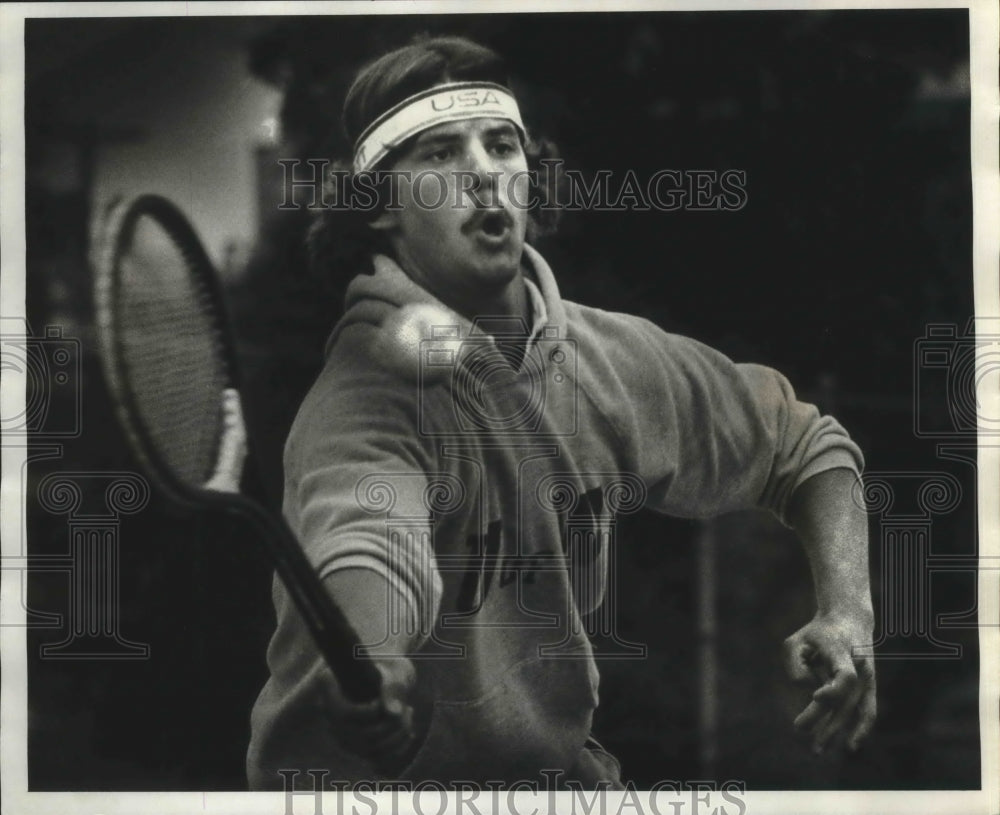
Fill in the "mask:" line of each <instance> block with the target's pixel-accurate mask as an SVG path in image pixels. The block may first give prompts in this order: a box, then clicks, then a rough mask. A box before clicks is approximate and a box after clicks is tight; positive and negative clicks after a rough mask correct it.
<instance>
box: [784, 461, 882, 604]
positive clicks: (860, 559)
mask: <svg viewBox="0 0 1000 815" xmlns="http://www.w3.org/2000/svg"><path fill="white" fill-rule="evenodd" d="M856 482H857V476H856V475H855V473H854V472H853V471H852V470H848V469H836V470H827V471H826V472H822V473H819V474H817V475H815V476H813V477H812V478H810V479H808V480H807V481H804V482H803V483H802V484H800V485H799V486H798V488H796V490H795V492H794V493H793V495H792V498H791V504H790V506H789V511H788V520H789V522H790V523H791V524H792V526H793V528H794V529H795V531H796V532H797V533H798V535H799V537H800V538H801V539H802V543H803V546H804V547H805V550H806V555H807V556H808V558H809V565H810V567H811V569H812V574H813V581H814V583H815V587H816V603H817V606H818V610H819V613H820V614H823V615H825V614H831V613H850V614H859V613H860V614H864V615H866V616H868V617H870V616H871V615H872V605H871V587H870V585H869V578H868V573H869V568H868V515H867V513H866V511H865V509H864V507H863V506H859V502H857V501H856V500H855V499H854V495H853V490H854V485H855V483H856Z"/></svg>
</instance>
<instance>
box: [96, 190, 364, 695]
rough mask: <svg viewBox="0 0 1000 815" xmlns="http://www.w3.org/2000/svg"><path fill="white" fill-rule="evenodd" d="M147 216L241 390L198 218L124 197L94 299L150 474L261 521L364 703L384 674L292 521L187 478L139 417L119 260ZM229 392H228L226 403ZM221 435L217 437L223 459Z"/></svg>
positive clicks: (321, 640)
mask: <svg viewBox="0 0 1000 815" xmlns="http://www.w3.org/2000/svg"><path fill="white" fill-rule="evenodd" d="M144 216H146V217H150V218H152V219H153V220H154V221H155V222H156V223H157V224H158V225H159V226H161V227H162V228H163V229H164V230H165V231H166V232H167V234H168V235H169V237H170V239H171V241H173V242H174V244H175V246H177V248H178V249H179V250H180V252H181V254H182V255H183V257H184V259H185V262H186V265H187V266H188V270H189V271H188V274H194V275H197V276H198V277H199V278H200V282H201V283H202V284H203V285H204V288H205V290H206V292H207V293H208V296H209V299H210V303H211V306H212V310H213V312H214V314H213V317H214V321H215V326H214V327H215V329H216V330H217V331H218V332H219V337H218V346H219V347H220V348H221V349H222V360H221V361H222V363H223V366H224V368H225V371H226V379H227V382H226V387H229V388H234V389H236V390H237V392H238V391H239V380H238V375H237V365H236V358H235V353H234V351H233V346H232V341H231V337H232V333H231V323H230V320H229V316H228V313H227V310H226V308H225V304H224V300H223V296H222V290H221V286H220V284H219V280H218V275H217V274H216V272H215V269H214V266H213V265H212V262H211V260H210V259H209V257H208V254H207V253H206V252H205V249H204V246H203V245H202V243H201V241H200V239H199V238H198V236H197V234H196V233H195V231H194V229H193V228H192V226H191V224H190V223H189V222H188V220H187V218H186V217H185V216H184V215H183V213H181V211H180V210H179V209H177V207H176V206H174V204H172V203H171V202H170V201H169V200H167V199H166V198H164V197H162V196H159V195H141V196H139V197H137V198H135V199H133V200H132V201H130V202H125V201H121V202H118V203H116V204H115V205H114V206H113V208H112V209H111V211H110V213H109V216H108V218H107V220H106V223H105V225H104V228H103V230H102V238H101V240H100V243H99V245H98V251H97V252H96V253H95V256H94V258H93V266H94V299H95V314H96V327H97V334H98V338H99V343H100V349H101V355H100V356H101V363H102V367H103V369H104V373H105V376H106V378H107V381H108V385H109V388H110V391H111V395H112V398H113V400H114V403H115V409H116V413H117V416H118V419H119V423H120V424H121V426H122V427H123V428H124V430H125V434H126V437H127V439H128V442H129V445H130V446H131V447H132V450H133V451H134V452H135V454H136V456H137V458H138V459H139V463H140V464H141V466H142V467H143V469H144V470H145V472H146V475H148V476H149V477H150V479H151V480H152V481H153V482H154V483H155V484H156V486H157V487H158V488H159V489H160V490H161V491H162V492H163V493H164V494H165V495H166V496H167V497H168V499H169V500H170V501H171V502H172V503H174V504H176V505H178V506H182V507H184V508H187V509H189V510H193V509H200V508H206V509H207V508H210V507H211V508H214V509H217V510H219V511H222V512H226V513H228V514H231V515H237V516H239V517H241V518H243V519H245V520H247V521H249V522H251V523H252V524H253V525H255V526H256V527H257V528H258V531H259V532H260V534H259V535H257V536H256V537H257V538H258V539H259V541H260V542H261V545H262V546H263V548H264V549H265V552H266V554H267V555H268V557H269V559H270V560H271V562H272V564H273V566H274V568H275V571H276V572H277V574H278V576H279V577H280V578H281V580H282V582H283V584H284V585H285V588H286V590H287V591H288V593H289V596H290V597H291V599H292V601H293V603H294V604H295V607H296V608H297V610H298V612H299V614H300V615H301V616H302V618H303V621H304V622H305V624H306V626H307V628H308V629H309V631H310V633H311V634H312V636H313V639H314V641H315V642H316V646H317V647H318V648H319V650H320V653H321V654H322V655H323V658H324V659H325V660H326V662H327V664H328V665H329V667H330V669H331V670H332V671H333V674H334V676H335V677H336V678H337V682H338V684H339V686H340V689H341V692H342V693H343V695H344V696H345V697H347V698H348V699H349V700H351V701H352V702H356V703H366V702H371V701H374V700H375V699H377V698H378V697H379V695H380V691H381V675H380V673H379V672H378V670H377V669H376V667H375V665H374V664H373V663H372V662H371V660H370V657H369V655H368V652H367V651H366V649H365V648H364V646H362V645H361V644H360V640H359V638H358V636H357V633H356V632H355V630H354V628H353V627H352V626H351V624H350V623H349V621H348V620H347V618H346V617H345V616H344V614H343V612H342V611H341V610H340V609H339V608H338V607H337V606H336V605H335V604H334V602H333V600H332V599H331V597H330V595H329V593H328V592H327V591H326V589H325V588H324V587H323V583H322V581H321V580H320V578H319V576H318V575H317V573H316V571H315V570H314V569H313V567H312V565H311V564H310V563H309V561H308V559H307V557H306V555H305V553H304V552H303V550H302V547H301V546H300V544H299V542H298V540H297V539H296V537H295V535H294V534H293V533H292V531H291V529H290V528H289V527H288V525H287V523H285V522H284V520H283V519H281V518H279V517H277V516H275V515H274V514H272V513H269V512H267V511H266V510H264V509H263V508H262V507H261V506H260V505H259V504H257V503H256V502H255V501H252V500H251V499H249V498H247V497H246V496H244V495H242V494H241V493H230V492H221V491H216V490H210V489H202V488H199V487H195V486H192V485H190V484H186V483H184V481H182V480H181V479H179V478H177V477H176V476H175V475H174V474H173V473H172V471H171V468H170V467H169V466H168V465H167V464H166V462H165V460H164V458H163V456H162V455H161V454H160V453H159V451H158V450H157V448H156V445H155V443H154V442H153V440H152V437H151V435H150V433H149V432H148V430H147V429H146V427H145V426H144V424H143V422H142V420H141V418H139V417H141V415H142V414H141V412H140V411H139V409H138V405H137V402H136V399H135V397H134V395H133V393H132V391H131V389H130V387H129V385H128V374H127V373H126V371H125V367H126V366H125V364H124V361H123V359H122V354H121V349H120V345H119V337H120V335H121V332H120V323H119V310H118V308H117V302H118V294H119V291H120V285H121V281H120V276H119V274H118V268H119V262H120V260H121V257H122V255H123V253H124V250H125V247H127V246H128V244H129V243H130V242H131V240H132V238H133V236H134V233H135V229H136V226H137V225H138V223H139V219H140V218H142V217H144ZM221 396H222V394H221V393H220V410H221ZM219 439H221V434H220V436H219ZM218 443H219V440H218V439H217V441H216V450H215V456H216V459H217V458H218V453H219V450H218ZM248 447H249V445H248ZM251 455H252V451H250V450H248V454H247V458H248V459H249V458H250V456H251ZM244 466H245V465H244Z"/></svg>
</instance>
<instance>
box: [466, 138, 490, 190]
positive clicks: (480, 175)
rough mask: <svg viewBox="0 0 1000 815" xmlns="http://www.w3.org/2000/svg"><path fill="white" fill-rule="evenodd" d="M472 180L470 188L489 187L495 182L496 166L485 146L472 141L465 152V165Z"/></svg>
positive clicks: (480, 188)
mask: <svg viewBox="0 0 1000 815" xmlns="http://www.w3.org/2000/svg"><path fill="white" fill-rule="evenodd" d="M465 169H466V170H468V172H469V174H470V179H471V180H472V189H473V190H474V191H479V190H482V189H490V188H491V187H492V185H494V184H495V183H496V177H497V172H496V167H495V166H494V162H493V157H492V156H491V155H490V153H489V151H488V150H487V149H486V146H485V145H483V144H481V143H479V142H473V143H472V144H470V145H469V148H468V151H467V153H466V166H465Z"/></svg>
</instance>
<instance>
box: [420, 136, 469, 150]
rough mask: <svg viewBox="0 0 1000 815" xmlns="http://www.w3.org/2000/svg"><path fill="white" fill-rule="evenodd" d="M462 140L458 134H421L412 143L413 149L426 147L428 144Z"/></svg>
mask: <svg viewBox="0 0 1000 815" xmlns="http://www.w3.org/2000/svg"><path fill="white" fill-rule="evenodd" d="M461 140H462V135H461V134H460V133H421V134H420V135H419V136H417V138H416V139H415V140H414V142H413V146H414V147H426V146H427V145H429V144H441V143H450V142H457V141H461Z"/></svg>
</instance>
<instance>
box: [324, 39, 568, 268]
mask: <svg viewBox="0 0 1000 815" xmlns="http://www.w3.org/2000/svg"><path fill="white" fill-rule="evenodd" d="M470 81H472V82H493V83H496V84H498V85H503V86H505V87H510V77H509V74H508V71H507V68H506V65H505V64H504V62H503V60H502V58H501V57H500V56H499V55H498V54H497V53H496V52H494V51H492V50H491V49H489V48H487V47H485V46H483V45H479V44H478V43H475V42H472V41H471V40H469V39H466V38H464V37H454V36H451V37H419V38H417V39H415V40H414V41H413V42H411V43H410V44H409V45H406V46H403V47H402V48H399V49H396V50H395V51H390V52H389V53H387V54H384V55H383V56H381V57H379V58H378V59H376V60H375V61H374V62H371V63H370V64H368V65H367V66H365V67H364V68H362V69H361V70H360V71H359V72H358V74H357V76H356V77H355V79H354V82H353V84H352V85H351V87H350V89H349V90H348V92H347V96H346V98H345V100H344V112H343V118H342V126H343V130H344V136H345V137H346V143H347V144H350V145H353V144H355V143H356V141H357V139H358V138H359V136H360V135H361V133H362V132H363V131H364V129H365V128H366V127H367V126H368V125H369V124H370V123H371V122H373V121H374V120H375V119H376V117H378V116H379V115H381V114H382V113H384V112H385V111H387V110H389V109H390V108H391V107H393V106H394V105H396V104H398V103H399V102H401V101H403V100H404V99H407V98H408V97H410V96H413V95H414V94H416V93H419V92H420V91H422V90H426V89H427V88H431V87H433V86H435V85H440V84H442V83H445V82H470ZM414 138H416V137H414ZM411 141H412V140H411ZM409 145H410V141H407V142H405V143H403V144H402V145H400V146H399V147H397V148H396V149H395V150H393V151H392V152H390V153H389V154H388V155H387V156H386V157H385V159H384V160H383V166H386V167H391V166H392V164H393V163H394V162H395V161H396V159H397V158H398V157H399V156H400V155H402V154H403V153H404V152H405V151H406V150H407V149H408V148H409ZM524 152H525V156H526V158H527V163H528V171H529V173H531V198H530V200H531V201H532V204H533V205H532V207H531V209H530V210H529V213H528V214H529V218H528V235H527V237H528V240H529V241H534V240H536V239H537V238H538V237H540V236H542V235H548V234H551V233H552V232H554V231H555V228H556V225H557V223H558V220H559V210H558V208H557V207H556V206H555V204H556V202H557V201H558V200H559V195H558V192H557V190H558V188H559V186H560V185H561V184H562V183H563V182H562V175H561V173H560V171H559V170H560V163H559V161H558V159H559V154H558V151H557V149H556V147H555V145H554V144H552V142H550V141H548V140H547V139H538V138H531V137H530V136H529V138H528V140H527V142H526V144H525V145H524ZM333 170H334V173H331V176H330V177H331V178H335V179H336V182H337V183H336V189H334V190H331V191H330V192H331V196H332V199H333V203H334V204H335V202H336V198H337V195H338V193H341V194H342V193H343V191H345V190H348V191H349V190H351V189H352V186H353V183H354V177H353V175H352V172H351V160H350V157H340V158H338V159H337V160H335V161H334V163H333ZM386 183H388V182H386ZM368 189H371V187H370V186H369V187H368ZM376 198H377V200H386V196H383V195H378V196H376ZM380 212H381V209H380V208H378V207H377V206H376V207H375V208H370V209H349V208H343V207H337V206H333V207H331V208H328V209H324V210H321V211H320V213H319V214H318V215H317V217H316V220H315V221H314V223H313V225H312V227H311V228H310V230H309V236H308V246H309V252H310V258H311V262H312V265H313V268H314V270H315V271H316V272H317V273H318V274H319V275H321V276H323V277H326V278H327V279H328V280H334V281H337V282H339V283H342V284H343V283H346V282H347V280H349V279H350V278H351V277H354V276H355V275H357V274H361V273H366V274H371V273H372V264H371V258H372V255H374V254H378V253H382V254H391V253H390V250H389V247H388V245H387V243H386V241H385V237H384V235H383V233H382V232H380V231H379V230H375V229H372V228H371V227H370V226H369V224H370V223H371V222H372V221H373V220H374V219H375V218H377V217H378V215H379V213H380Z"/></svg>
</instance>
